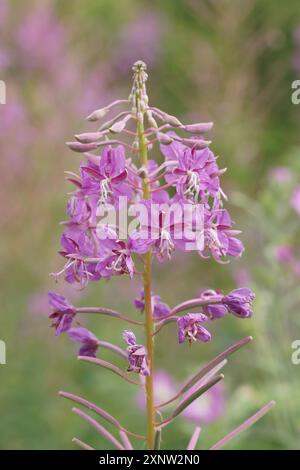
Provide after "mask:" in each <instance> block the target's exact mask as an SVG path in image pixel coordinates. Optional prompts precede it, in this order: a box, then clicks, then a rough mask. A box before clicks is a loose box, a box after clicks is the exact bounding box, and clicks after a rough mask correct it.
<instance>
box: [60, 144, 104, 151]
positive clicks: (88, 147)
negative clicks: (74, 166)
mask: <svg viewBox="0 0 300 470" xmlns="http://www.w3.org/2000/svg"><path fill="white" fill-rule="evenodd" d="M66 144H67V146H68V147H69V149H71V150H73V152H79V153H84V152H89V151H90V150H95V149H96V148H98V144H97V143H96V142H91V143H90V144H83V143H81V142H66Z"/></svg>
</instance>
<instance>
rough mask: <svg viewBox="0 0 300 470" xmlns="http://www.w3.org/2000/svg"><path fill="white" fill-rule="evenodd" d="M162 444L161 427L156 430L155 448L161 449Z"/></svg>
mask: <svg viewBox="0 0 300 470" xmlns="http://www.w3.org/2000/svg"><path fill="white" fill-rule="evenodd" d="M160 444H161V429H157V431H156V432H155V437H154V446H153V448H154V450H159V449H160Z"/></svg>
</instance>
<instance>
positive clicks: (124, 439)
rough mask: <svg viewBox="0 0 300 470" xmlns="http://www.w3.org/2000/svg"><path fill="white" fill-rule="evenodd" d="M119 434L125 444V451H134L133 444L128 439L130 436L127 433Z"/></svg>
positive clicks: (121, 432)
mask: <svg viewBox="0 0 300 470" xmlns="http://www.w3.org/2000/svg"><path fill="white" fill-rule="evenodd" d="M119 434H120V438H121V440H122V442H123V444H124V447H125V449H127V450H133V447H132V444H131V442H130V440H129V439H128V436H127V434H126V432H124V431H120V432H119Z"/></svg>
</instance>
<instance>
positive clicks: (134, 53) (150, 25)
mask: <svg viewBox="0 0 300 470" xmlns="http://www.w3.org/2000/svg"><path fill="white" fill-rule="evenodd" d="M165 28H166V24H165V21H164V18H163V16H162V14H161V12H160V13H159V14H158V13H156V12H155V11H148V12H144V13H143V14H142V15H141V16H140V17H138V18H137V19H136V20H135V21H133V22H132V23H130V24H128V25H127V26H126V27H125V29H124V30H123V31H122V33H121V35H120V37H119V39H118V45H117V47H116V52H115V57H114V59H113V65H114V67H115V68H116V69H117V70H118V71H119V72H121V73H126V74H127V73H128V69H130V68H131V67H132V64H133V63H134V62H135V61H136V60H138V59H141V60H143V61H144V62H146V64H147V66H148V67H149V68H153V67H154V66H155V65H156V63H157V62H158V61H159V60H160V58H161V51H162V47H161V42H162V38H163V32H164V31H165Z"/></svg>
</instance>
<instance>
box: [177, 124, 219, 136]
mask: <svg viewBox="0 0 300 470" xmlns="http://www.w3.org/2000/svg"><path fill="white" fill-rule="evenodd" d="M213 125H214V123H213V122H199V123H197V124H188V125H186V126H182V129H184V130H185V131H186V132H190V133H191V134H202V132H207V131H210V130H211V129H212V128H213Z"/></svg>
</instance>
